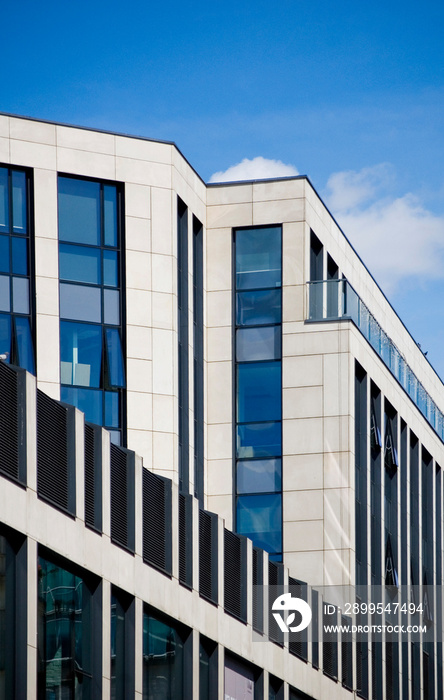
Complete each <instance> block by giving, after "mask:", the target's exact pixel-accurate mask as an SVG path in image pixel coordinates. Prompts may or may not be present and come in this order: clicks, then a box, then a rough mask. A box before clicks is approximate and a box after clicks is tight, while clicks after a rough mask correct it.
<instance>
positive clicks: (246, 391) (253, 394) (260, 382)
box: [237, 362, 282, 423]
mask: <svg viewBox="0 0 444 700" xmlns="http://www.w3.org/2000/svg"><path fill="white" fill-rule="evenodd" d="M281 413H282V409H281V363H280V362H261V363H250V364H244V365H238V366H237V421H238V422H240V423H247V422H254V421H272V420H280V418H281Z"/></svg>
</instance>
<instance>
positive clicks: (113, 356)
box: [105, 328, 125, 387]
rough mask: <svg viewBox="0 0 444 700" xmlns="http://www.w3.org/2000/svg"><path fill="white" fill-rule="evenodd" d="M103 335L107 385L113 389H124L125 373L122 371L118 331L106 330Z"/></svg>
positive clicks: (114, 329)
mask: <svg viewBox="0 0 444 700" xmlns="http://www.w3.org/2000/svg"><path fill="white" fill-rule="evenodd" d="M105 333H106V350H107V356H108V368H107V371H108V384H109V386H113V387H124V386H125V372H124V369H123V353H122V345H121V343H120V334H119V331H118V330H117V328H107V329H106V331H105Z"/></svg>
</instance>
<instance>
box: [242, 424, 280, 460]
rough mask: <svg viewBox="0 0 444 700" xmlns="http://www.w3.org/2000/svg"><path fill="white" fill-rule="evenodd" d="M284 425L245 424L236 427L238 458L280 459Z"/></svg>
mask: <svg viewBox="0 0 444 700" xmlns="http://www.w3.org/2000/svg"><path fill="white" fill-rule="evenodd" d="M281 454H282V423H281V422H280V421H276V422H267V423H245V424H243V425H237V426H236V457H237V458H238V459H249V458H251V457H280V456H281Z"/></svg>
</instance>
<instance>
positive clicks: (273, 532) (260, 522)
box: [236, 494, 282, 553]
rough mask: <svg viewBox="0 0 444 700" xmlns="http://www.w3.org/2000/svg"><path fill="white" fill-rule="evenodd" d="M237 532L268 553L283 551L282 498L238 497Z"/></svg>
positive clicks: (262, 496) (268, 495)
mask: <svg viewBox="0 0 444 700" xmlns="http://www.w3.org/2000/svg"><path fill="white" fill-rule="evenodd" d="M236 530H237V532H238V533H239V534H241V535H245V536H246V537H249V538H250V539H252V540H253V545H254V546H255V547H260V548H262V549H264V550H265V551H266V552H271V553H277V552H281V551H282V496H281V495H280V494H266V495H265V494H264V495H262V494H261V495H254V496H238V497H237V499H236Z"/></svg>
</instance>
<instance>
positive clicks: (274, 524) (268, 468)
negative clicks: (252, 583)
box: [234, 226, 282, 560]
mask: <svg viewBox="0 0 444 700" xmlns="http://www.w3.org/2000/svg"><path fill="white" fill-rule="evenodd" d="M234 246H235V248H234V259H235V280H236V282H235V299H234V302H235V353H236V438H235V444H236V447H235V481H236V527H237V531H238V532H240V533H241V534H244V535H247V536H248V537H250V538H251V539H252V540H253V542H254V544H255V546H257V547H261V548H263V549H265V550H266V551H267V552H269V553H270V555H271V557H272V558H273V559H276V560H280V559H281V558H282V423H281V420H282V379H281V374H282V366H281V364H282V363H281V358H282V351H281V333H282V330H281V305H282V289H281V285H282V278H281V277H282V252H281V247H282V230H281V227H280V226H271V227H267V228H253V229H238V230H236V231H235V236H234Z"/></svg>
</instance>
